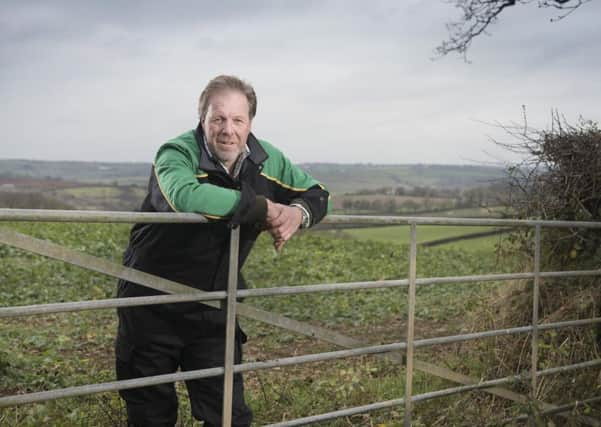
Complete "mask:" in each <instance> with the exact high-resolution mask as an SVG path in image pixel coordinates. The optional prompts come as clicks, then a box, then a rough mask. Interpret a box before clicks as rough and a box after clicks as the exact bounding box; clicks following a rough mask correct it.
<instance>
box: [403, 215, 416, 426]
mask: <svg viewBox="0 0 601 427" xmlns="http://www.w3.org/2000/svg"><path fill="white" fill-rule="evenodd" d="M416 229H417V225H416V224H415V223H414V222H413V223H411V225H410V239H411V242H410V246H409V290H408V294H407V298H408V300H409V301H408V308H407V351H406V354H407V361H406V363H405V399H404V400H405V414H404V424H405V427H411V408H412V400H411V394H412V392H413V349H414V341H413V338H414V334H415V287H416V286H415V279H416V278H417V230H416Z"/></svg>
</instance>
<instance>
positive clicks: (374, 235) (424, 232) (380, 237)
mask: <svg viewBox="0 0 601 427" xmlns="http://www.w3.org/2000/svg"><path fill="white" fill-rule="evenodd" d="M493 229H494V228H493V227H485V226H459V225H458V226H450V225H418V226H417V235H416V237H417V243H418V244H420V243H425V242H431V241H434V240H439V239H445V238H448V237H458V236H462V235H465V234H469V233H479V232H485V231H491V230H493ZM335 233H337V234H342V235H347V236H350V237H352V238H355V239H359V240H375V241H382V242H391V243H398V244H402V245H408V244H409V241H410V235H409V226H408V225H398V226H390V227H372V228H357V229H346V230H344V231H336V232H335ZM499 239H500V237H499V236H488V237H479V238H475V239H469V240H459V241H455V242H452V243H446V244H444V245H441V246H442V247H447V248H455V249H464V250H468V251H482V250H486V251H493V250H494V248H495V245H496V244H497V243H498V242H499Z"/></svg>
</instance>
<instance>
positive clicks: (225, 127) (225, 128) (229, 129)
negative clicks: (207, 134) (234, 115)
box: [221, 120, 233, 135]
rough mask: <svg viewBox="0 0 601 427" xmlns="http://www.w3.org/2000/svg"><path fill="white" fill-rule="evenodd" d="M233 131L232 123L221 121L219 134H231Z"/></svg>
mask: <svg viewBox="0 0 601 427" xmlns="http://www.w3.org/2000/svg"><path fill="white" fill-rule="evenodd" d="M232 130H233V123H232V121H231V120H224V121H223V126H222V128H221V132H222V133H225V134H228V135H229V134H230V133H232Z"/></svg>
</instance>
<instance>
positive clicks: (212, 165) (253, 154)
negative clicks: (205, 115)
mask: <svg viewBox="0 0 601 427" xmlns="http://www.w3.org/2000/svg"><path fill="white" fill-rule="evenodd" d="M194 137H195V138H196V143H197V144H198V149H199V151H200V159H199V167H200V169H202V170H203V171H205V172H208V171H215V170H217V171H223V168H222V167H221V166H220V165H219V164H217V162H216V161H215V160H214V159H213V156H212V155H211V154H210V153H209V152H208V151H207V146H206V144H205V141H204V131H203V130H202V126H201V124H200V123H199V124H198V126H197V127H196V130H195V131H194ZM246 146H247V147H248V149H249V150H250V153H249V154H248V157H247V158H246V159H247V160H250V161H251V162H253V163H254V164H256V165H260V164H261V163H263V162H264V161H265V160H267V158H268V157H269V155H268V154H267V152H266V151H265V150H264V149H263V147H262V146H261V144H260V143H259V141H258V140H257V138H256V137H255V136H254V135H253V134H252V133H250V134H249V135H248V139H247V140H246Z"/></svg>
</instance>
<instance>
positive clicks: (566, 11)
mask: <svg viewBox="0 0 601 427" xmlns="http://www.w3.org/2000/svg"><path fill="white" fill-rule="evenodd" d="M533 1H534V0H450V3H451V4H453V5H454V6H455V7H456V8H458V9H461V12H462V17H461V19H460V20H459V21H456V22H450V23H448V24H447V30H448V32H449V38H448V39H447V40H444V41H443V42H442V43H441V44H440V45H439V46H438V47H437V48H436V54H437V56H439V57H441V56H444V55H446V54H448V53H451V52H456V53H458V54H460V55H462V56H463V58H464V60H466V62H467V51H468V50H469V48H470V46H471V44H472V41H473V40H474V39H475V38H476V37H478V36H480V35H481V34H483V33H484V34H487V29H488V27H489V25H491V24H493V23H494V22H496V21H497V19H498V17H499V15H500V14H501V13H502V12H503V11H504V10H505V9H506V8H508V7H512V6H515V5H522V6H523V5H525V4H528V3H532V2H533ZM589 1H591V0H538V1H537V3H538V7H539V8H541V9H544V8H554V9H558V10H560V11H562V13H560V14H559V15H558V16H557V17H555V18H553V19H552V20H551V21H558V20H560V19H563V18H565V17H566V16H568V15H570V14H571V13H573V12H574V11H575V10H576V9H578V8H579V7H580V6H582V5H583V4H585V3H588V2H589Z"/></svg>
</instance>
